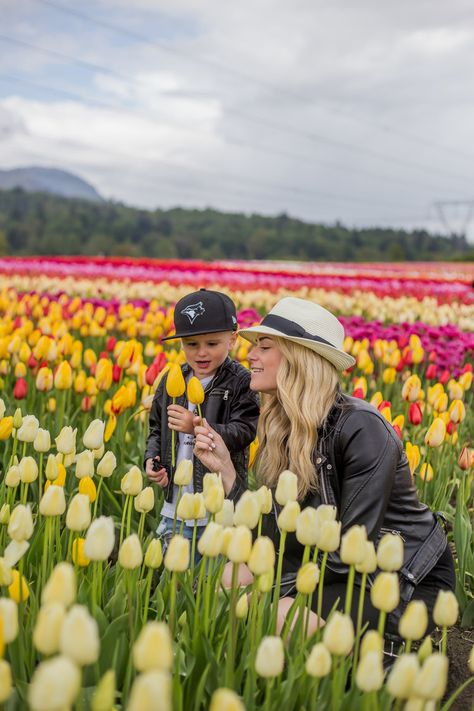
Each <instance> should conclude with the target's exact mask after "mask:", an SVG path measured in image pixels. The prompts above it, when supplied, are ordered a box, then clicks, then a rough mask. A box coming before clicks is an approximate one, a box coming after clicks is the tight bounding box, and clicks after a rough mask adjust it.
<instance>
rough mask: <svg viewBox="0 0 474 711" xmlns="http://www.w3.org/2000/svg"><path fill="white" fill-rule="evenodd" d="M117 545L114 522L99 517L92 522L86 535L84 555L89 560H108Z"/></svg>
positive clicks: (110, 519) (109, 518)
mask: <svg viewBox="0 0 474 711" xmlns="http://www.w3.org/2000/svg"><path fill="white" fill-rule="evenodd" d="M114 543H115V531H114V521H113V519H112V518H111V517H106V516H99V518H96V519H94V521H92V523H91V525H90V527H89V530H88V531H87V534H86V542H85V544H84V553H85V555H86V556H87V558H89V560H107V558H108V557H109V555H110V554H111V553H112V549H113V547H114Z"/></svg>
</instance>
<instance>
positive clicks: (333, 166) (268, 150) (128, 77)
mask: <svg viewBox="0 0 474 711" xmlns="http://www.w3.org/2000/svg"><path fill="white" fill-rule="evenodd" d="M0 41H6V42H10V43H13V44H19V45H21V46H25V47H28V48H30V49H33V50H34V51H37V52H41V53H44V54H46V55H49V56H53V57H59V58H61V59H64V60H66V61H67V62H70V63H71V64H76V65H78V66H81V67H84V68H87V69H94V70H99V71H103V72H106V73H108V74H110V75H112V76H116V77H118V78H120V79H121V80H122V81H126V82H128V83H130V84H131V85H135V84H136V83H137V82H138V83H140V79H137V80H135V78H134V77H132V76H131V75H127V74H123V73H119V72H116V71H115V70H113V69H111V68H110V67H104V66H102V65H99V64H96V63H91V62H85V61H83V60H81V59H78V58H76V57H71V56H70V55H66V54H64V53H62V52H57V51H56V50H51V49H47V48H44V47H38V46H37V45H34V44H32V43H30V42H26V41H24V40H18V39H16V38H12V37H7V36H5V35H0ZM3 76H7V75H3ZM17 80H18V81H22V82H23V83H25V82H29V83H31V84H33V81H32V80H29V79H24V78H23V79H19V78H17ZM141 83H144V84H145V82H143V80H142V82H141ZM37 85H38V87H39V88H43V89H45V90H54V91H55V92H56V93H58V94H60V93H62V94H63V95H65V96H68V97H73V98H74V97H76V98H78V99H79V100H81V101H87V102H89V103H91V104H96V105H98V106H100V107H102V108H106V109H113V110H117V109H119V110H120V111H125V112H128V113H130V114H132V115H134V116H137V115H141V116H143V117H145V118H146V119H147V120H148V119H149V118H150V116H149V114H148V113H147V114H145V113H144V112H140V113H139V112H137V111H136V110H131V109H127V108H126V107H123V106H122V105H118V106H117V105H115V104H111V103H110V102H104V101H101V100H99V99H96V98H91V97H84V96H81V95H78V94H74V93H73V92H70V91H67V90H61V89H57V88H51V87H47V86H45V85H40V84H37ZM238 113H239V112H237V114H238ZM250 120H253V119H250ZM256 121H257V122H258V123H264V124H265V125H266V124H267V123H268V122H266V121H264V120H260V119H256ZM179 125H180V127H181V128H183V129H184V130H186V131H188V132H189V129H187V127H186V126H183V124H179ZM193 134H195V130H194V129H193ZM226 142H227V143H228V144H229V145H234V146H237V147H245V148H250V149H252V150H257V151H259V152H264V153H268V154H270V155H278V156H282V157H284V158H289V159H291V160H295V159H296V160H304V161H305V162H306V161H308V159H309V160H311V159H310V158H309V157H308V155H307V154H305V155H303V154H297V153H294V152H293V153H290V152H289V151H285V150H281V149H275V148H267V147H265V146H263V145H261V144H258V145H255V144H251V143H249V142H244V141H239V140H236V139H230V138H228V137H226ZM312 162H313V161H312ZM314 162H315V163H316V164H317V165H318V166H319V167H321V166H327V167H329V168H331V169H336V170H343V171H344V172H345V173H347V172H348V171H349V170H350V169H348V168H347V166H346V165H343V164H338V163H336V162H334V161H327V160H320V159H317V160H315V161H314ZM392 162H393V161H392ZM357 174H358V175H360V174H363V175H367V176H369V177H371V178H376V179H377V180H380V178H383V179H385V180H390V181H392V182H396V183H399V184H402V185H405V186H406V185H409V184H410V183H411V184H414V185H422V186H423V187H432V188H434V189H436V190H439V188H440V186H438V185H436V186H435V185H434V184H432V183H427V182H426V181H424V182H423V183H418V182H417V181H414V180H412V179H410V178H408V179H403V180H401V179H400V178H397V177H394V176H391V175H386V174H380V173H377V172H374V171H371V170H367V169H366V168H357ZM463 183H464V179H463ZM443 189H444V188H443Z"/></svg>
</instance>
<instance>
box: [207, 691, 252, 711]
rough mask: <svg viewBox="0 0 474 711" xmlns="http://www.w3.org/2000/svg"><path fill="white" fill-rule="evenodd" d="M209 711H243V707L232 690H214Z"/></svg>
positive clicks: (238, 697)
mask: <svg viewBox="0 0 474 711" xmlns="http://www.w3.org/2000/svg"><path fill="white" fill-rule="evenodd" d="M209 711H245V706H244V704H243V702H242V700H241V698H240V696H237V694H236V693H235V691H232V689H224V688H222V689H216V691H214V693H213V694H212V698H211V705H210V706H209Z"/></svg>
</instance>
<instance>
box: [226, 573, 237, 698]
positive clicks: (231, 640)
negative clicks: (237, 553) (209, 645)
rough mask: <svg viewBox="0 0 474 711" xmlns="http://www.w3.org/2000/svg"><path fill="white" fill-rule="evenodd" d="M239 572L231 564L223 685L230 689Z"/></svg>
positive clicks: (232, 673)
mask: <svg viewBox="0 0 474 711" xmlns="http://www.w3.org/2000/svg"><path fill="white" fill-rule="evenodd" d="M238 572H239V564H238V563H232V582H231V585H232V587H231V590H230V605H229V636H228V647H227V660H226V661H227V664H226V676H225V680H226V681H225V685H226V686H227V687H228V688H229V689H232V688H233V685H234V683H233V682H234V656H235V636H236V631H237V625H236V621H237V617H236V614H235V606H236V604H237V592H238V591H237V578H238Z"/></svg>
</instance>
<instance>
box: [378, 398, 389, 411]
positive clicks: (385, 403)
mask: <svg viewBox="0 0 474 711" xmlns="http://www.w3.org/2000/svg"><path fill="white" fill-rule="evenodd" d="M385 407H392V403H391V402H390V401H389V400H382V402H381V403H380V405H379V406H378V408H377V410H378V411H379V412H382V410H383V409H384V408H385Z"/></svg>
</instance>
